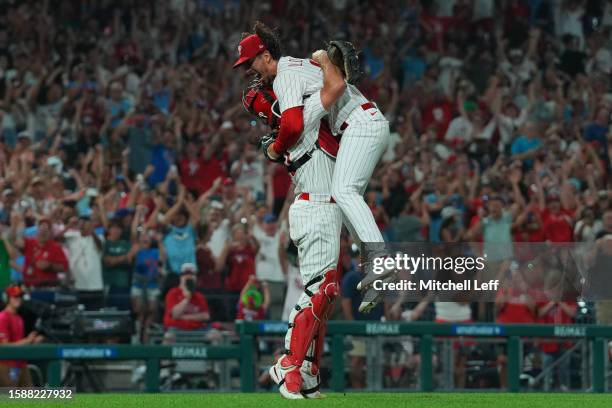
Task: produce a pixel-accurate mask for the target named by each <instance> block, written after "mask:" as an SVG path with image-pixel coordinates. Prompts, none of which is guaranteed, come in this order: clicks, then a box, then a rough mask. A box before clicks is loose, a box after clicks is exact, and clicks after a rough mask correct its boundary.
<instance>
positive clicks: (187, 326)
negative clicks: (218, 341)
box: [164, 263, 210, 330]
mask: <svg viewBox="0 0 612 408" xmlns="http://www.w3.org/2000/svg"><path fill="white" fill-rule="evenodd" d="M195 286H196V267H195V265H194V264H191V263H185V264H183V265H182V266H181V277H180V283H179V286H178V287H176V288H172V289H170V290H169V291H168V294H167V295H166V308H165V312H164V326H166V329H168V328H175V329H179V330H198V329H203V328H204V323H205V322H206V321H208V320H209V319H210V314H209V313H208V302H207V301H206V298H205V297H204V295H202V294H201V293H199V292H196V290H195Z"/></svg>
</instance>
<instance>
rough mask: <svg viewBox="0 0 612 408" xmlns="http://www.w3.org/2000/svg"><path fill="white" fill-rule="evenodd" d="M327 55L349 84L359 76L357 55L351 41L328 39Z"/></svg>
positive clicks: (354, 81)
mask: <svg viewBox="0 0 612 408" xmlns="http://www.w3.org/2000/svg"><path fill="white" fill-rule="evenodd" d="M327 56H328V57H329V60H330V61H331V62H332V64H334V65H335V66H337V67H339V68H340V69H341V70H342V73H343V74H344V77H345V78H346V82H348V83H349V84H355V83H357V81H359V79H360V78H361V70H360V69H359V57H358V56H357V50H356V49H355V46H354V45H353V43H350V42H348V41H330V42H329V45H328V46H327Z"/></svg>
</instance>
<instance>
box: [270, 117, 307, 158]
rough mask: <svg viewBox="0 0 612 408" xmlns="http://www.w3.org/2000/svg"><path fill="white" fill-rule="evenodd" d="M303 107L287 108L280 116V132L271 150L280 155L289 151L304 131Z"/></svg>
mask: <svg viewBox="0 0 612 408" xmlns="http://www.w3.org/2000/svg"><path fill="white" fill-rule="evenodd" d="M303 109H304V107H303V106H295V107H293V108H289V109H287V110H286V111H284V112H283V113H282V114H281V120H280V130H279V132H278V136H277V138H276V140H275V141H274V143H272V150H273V151H274V153H276V154H278V155H281V154H283V153H285V152H286V151H287V150H289V149H290V148H291V147H292V146H293V145H294V144H295V143H296V142H297V141H298V140H299V138H300V135H301V134H302V131H303V130H304V115H303V112H302V111H303Z"/></svg>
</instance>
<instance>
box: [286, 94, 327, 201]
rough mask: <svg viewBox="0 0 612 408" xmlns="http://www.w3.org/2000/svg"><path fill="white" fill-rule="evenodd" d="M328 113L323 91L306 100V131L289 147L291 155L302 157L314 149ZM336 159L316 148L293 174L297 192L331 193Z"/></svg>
mask: <svg viewBox="0 0 612 408" xmlns="http://www.w3.org/2000/svg"><path fill="white" fill-rule="evenodd" d="M326 114H327V112H326V111H325V109H323V105H322V104H321V92H320V91H317V92H315V93H314V94H312V95H311V96H310V97H309V98H308V99H306V101H305V102H304V131H303V132H302V135H301V136H300V138H299V139H298V141H297V143H296V144H295V145H294V146H293V147H292V148H291V149H289V154H290V157H292V158H293V157H295V158H300V157H301V156H302V155H303V154H305V153H308V152H310V151H312V150H313V148H314V146H315V143H316V141H317V139H318V138H319V127H320V125H321V119H322V118H323V117H324V116H325V115H326ZM333 172H334V160H333V159H332V158H331V157H329V156H328V155H327V154H325V153H323V152H322V151H321V150H319V149H316V150H314V151H313V153H312V158H311V159H310V160H309V161H308V162H306V163H305V164H304V165H303V166H302V167H300V168H299V169H297V171H296V172H295V174H294V175H293V184H295V192H296V193H310V194H321V195H330V194H331V180H332V174H333Z"/></svg>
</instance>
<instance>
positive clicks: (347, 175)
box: [332, 120, 389, 244]
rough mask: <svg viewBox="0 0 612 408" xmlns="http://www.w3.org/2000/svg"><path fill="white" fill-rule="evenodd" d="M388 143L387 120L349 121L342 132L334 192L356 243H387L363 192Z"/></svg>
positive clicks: (334, 177)
mask: <svg viewBox="0 0 612 408" xmlns="http://www.w3.org/2000/svg"><path fill="white" fill-rule="evenodd" d="M388 144H389V122H387V121H386V120H371V121H368V120H364V121H359V122H354V123H349V125H348V127H347V128H346V130H345V131H344V133H343V134H342V141H341V142H340V150H338V156H337V157H336V165H335V167H334V175H333V178H332V195H333V197H334V199H335V200H336V202H337V203H338V205H339V206H340V209H341V210H342V214H343V215H344V218H345V224H346V225H347V228H348V229H349V232H350V233H351V236H352V237H353V240H354V241H357V242H356V243H357V244H360V243H362V242H384V240H383V237H382V234H381V233H380V230H379V229H378V226H377V225H376V221H375V220H374V216H373V215H372V211H371V210H370V207H368V205H367V204H366V202H365V200H364V199H363V193H364V192H365V189H366V187H367V186H368V183H369V182H370V178H371V177H372V173H373V172H374V168H375V167H376V165H377V164H378V162H379V161H380V158H381V157H382V155H383V153H384V152H385V150H386V149H387V145H388Z"/></svg>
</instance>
